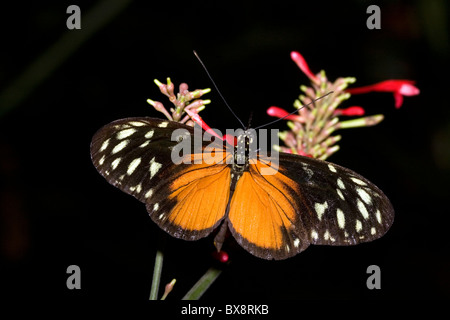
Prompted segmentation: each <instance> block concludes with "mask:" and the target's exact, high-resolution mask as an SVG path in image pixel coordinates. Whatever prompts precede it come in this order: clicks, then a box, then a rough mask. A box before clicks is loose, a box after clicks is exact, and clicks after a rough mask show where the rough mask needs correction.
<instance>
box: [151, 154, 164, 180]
mask: <svg viewBox="0 0 450 320" xmlns="http://www.w3.org/2000/svg"><path fill="white" fill-rule="evenodd" d="M161 167H162V164H161V163H158V162H156V161H155V157H153V159H152V160H150V169H149V170H150V179H151V178H153V177H154V176H155V174H157V173H158V171H159V169H161Z"/></svg>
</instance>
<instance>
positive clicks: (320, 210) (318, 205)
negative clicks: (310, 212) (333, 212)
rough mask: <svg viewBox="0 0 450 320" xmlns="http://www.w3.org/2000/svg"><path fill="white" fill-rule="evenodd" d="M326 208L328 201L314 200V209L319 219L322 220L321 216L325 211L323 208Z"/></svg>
mask: <svg viewBox="0 0 450 320" xmlns="http://www.w3.org/2000/svg"><path fill="white" fill-rule="evenodd" d="M327 208H328V203H327V202H326V201H325V202H324V203H318V202H316V203H315V204H314V209H315V210H316V213H317V218H319V220H322V216H323V214H324V213H325V209H327Z"/></svg>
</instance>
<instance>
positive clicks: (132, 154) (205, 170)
mask: <svg viewBox="0 0 450 320" xmlns="http://www.w3.org/2000/svg"><path fill="white" fill-rule="evenodd" d="M176 129H183V130H182V131H180V134H178V135H173V132H174V130H176ZM200 132H201V130H200ZM193 134H194V128H193V127H190V126H186V125H183V124H180V123H177V122H173V121H165V120H160V119H154V118H127V119H122V120H118V121H114V122H112V123H110V124H108V125H106V126H104V127H103V128H101V129H100V130H99V131H98V132H97V133H96V134H95V135H94V138H93V140H92V143H91V157H92V161H93V163H94V165H95V167H96V168H97V170H98V171H99V172H100V173H101V174H102V175H103V176H104V177H105V178H106V180H108V182H109V183H111V184H112V185H114V186H116V187H118V188H119V189H121V190H122V191H124V192H126V193H128V194H131V195H133V196H134V197H136V198H137V199H139V200H140V201H142V202H144V203H146V207H147V211H148V212H149V214H150V217H151V218H152V220H153V221H155V222H156V223H157V224H158V225H159V226H160V227H161V228H162V229H163V230H165V231H166V232H168V233H169V234H171V235H172V236H174V237H177V238H181V239H185V240H197V239H199V238H202V237H205V236H207V235H208V234H209V233H211V232H212V231H213V230H214V229H215V228H216V227H217V226H218V224H219V223H220V222H221V220H223V218H224V215H225V211H226V205H227V201H228V194H229V176H230V169H229V167H228V166H227V165H226V164H225V160H226V159H223V161H222V162H221V163H217V164H214V165H206V164H205V163H203V162H204V161H203V160H204V159H203V157H204V154H208V153H205V152H204V151H205V148H206V146H208V147H209V148H212V147H211V144H205V143H203V141H202V143H201V144H200V146H199V147H200V149H198V148H197V149H196V146H194V144H195V143H194V139H192V138H193ZM182 139H188V141H189V149H188V150H190V152H192V153H187V154H186V155H185V157H187V158H188V159H187V160H188V161H186V163H184V162H181V163H179V161H178V163H176V164H175V163H174V159H173V158H172V155H173V154H172V152H175V150H174V147H175V146H176V145H177V144H179V143H180V142H181V140H182ZM221 146H222V145H220V147H221ZM197 147H198V146H197ZM216 147H219V145H217V146H216ZM176 151H177V153H176V154H175V155H176V156H179V155H180V152H179V150H176ZM197 155H199V157H197ZM226 155H227V154H226V153H223V157H225V156H226ZM194 158H196V159H199V158H200V162H199V163H198V164H196V163H195V162H194ZM183 159H184V158H183Z"/></svg>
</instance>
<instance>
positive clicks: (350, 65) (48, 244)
mask: <svg viewBox="0 0 450 320" xmlns="http://www.w3.org/2000/svg"><path fill="white" fill-rule="evenodd" d="M96 2H97V3H100V1H96ZM116 3H120V1H108V4H107V5H106V6H105V7H104V8H103V9H102V10H100V14H97V15H96V16H94V18H93V19H90V20H89V19H88V17H87V15H89V12H90V11H91V10H94V9H93V8H94V7H96V6H97V4H92V2H78V3H72V2H64V1H63V2H59V4H57V5H55V4H47V3H41V2H39V3H31V2H30V3H20V2H19V3H16V4H15V5H10V6H8V7H5V8H3V9H2V14H1V15H2V18H1V19H0V30H1V31H0V32H1V42H2V49H1V50H0V57H1V59H0V103H1V104H0V110H1V115H0V165H1V167H0V170H1V172H0V174H1V176H0V178H1V182H0V186H1V193H0V205H1V207H0V209H1V213H0V228H1V229H0V235H1V238H0V262H1V272H0V280H1V286H0V288H1V289H0V290H1V291H2V293H3V294H4V295H6V296H9V297H13V298H32V299H55V298H63V299H67V300H69V301H70V299H74V298H87V299H92V300H98V299H106V298H115V299H122V300H124V299H132V300H146V299H148V294H149V290H150V284H151V276H152V271H153V262H154V257H155V248H156V243H157V241H158V238H159V237H160V234H161V231H160V230H159V228H158V227H157V226H156V225H155V224H154V223H153V222H152V221H151V220H150V218H149V217H148V216H147V213H146V210H145V206H144V205H143V204H141V203H139V202H138V201H136V200H135V199H134V198H132V197H130V196H128V195H126V194H124V193H122V192H121V191H119V190H118V189H115V188H114V187H112V186H111V185H109V184H108V183H107V182H106V181H105V180H104V179H103V178H102V177H101V176H100V175H99V174H98V173H97V171H96V170H95V168H94V166H93V165H92V163H91V160H90V154H89V145H90V140H91V138H92V136H93V134H94V133H95V131H96V130H97V129H99V128H100V127H101V126H103V125H104V124H106V123H108V122H110V121H113V120H116V119H120V118H125V117H131V116H155V117H162V115H161V114H159V113H158V112H156V111H155V110H153V108H152V107H151V106H149V105H148V104H147V103H146V99H147V98H151V99H153V100H158V101H162V102H164V103H165V105H166V106H168V101H167V100H166V98H165V97H164V96H163V95H162V94H161V93H160V92H159V90H158V88H157V87H156V86H155V85H154V83H153V79H155V78H157V79H159V80H161V81H163V82H164V80H165V78H166V77H171V79H172V81H174V82H175V84H177V85H178V84H179V83H181V82H187V83H188V84H189V86H190V88H191V89H194V88H207V87H212V85H211V83H210V81H209V80H208V78H207V76H206V74H205V73H204V71H203V70H202V68H201V66H200V64H199V63H198V62H197V60H196V59H195V57H194V55H193V54H192V50H193V49H195V50H197V51H198V52H199V54H200V55H201V57H202V58H203V60H204V62H205V63H206V64H207V66H208V68H209V70H210V72H211V73H212V74H213V76H214V78H215V80H216V82H217V84H218V85H219V87H220V88H221V91H222V93H223V94H224V96H225V97H226V99H227V101H228V102H229V104H230V105H231V106H233V108H234V109H235V111H236V113H237V114H238V115H239V117H240V118H241V119H243V121H244V123H246V122H247V119H248V117H249V114H250V112H251V111H253V124H254V125H257V124H262V123H265V122H268V121H270V120H272V119H271V118H270V117H268V116H267V115H266V114H265V110H266V109H267V108H268V107H269V106H271V105H277V106H279V107H283V108H285V109H290V108H292V103H293V101H294V100H295V99H296V97H297V95H298V94H299V93H300V91H299V86H300V85H301V84H305V85H307V84H308V79H307V78H306V77H305V76H304V75H303V74H302V73H301V71H300V70H299V69H298V68H297V66H296V65H295V64H294V63H293V62H292V61H291V60H290V56H289V54H290V52H291V51H293V50H296V51H299V52H301V53H302V54H303V55H304V57H305V58H306V59H307V61H308V62H309V65H310V67H311V69H312V70H313V72H318V71H319V70H321V69H324V70H326V72H327V75H328V77H329V79H331V80H334V79H336V78H337V77H340V76H355V77H356V78H357V80H358V81H357V83H356V84H355V86H362V85H368V84H372V83H375V82H379V81H382V80H386V79H410V80H415V81H417V86H418V87H419V88H420V90H421V94H420V95H419V96H415V97H406V98H405V101H404V104H403V106H402V107H401V108H400V109H395V108H394V100H393V97H392V95H391V94H389V93H371V94H368V95H361V96H355V97H352V98H351V100H350V101H349V102H347V103H346V104H344V105H343V106H344V107H345V106H350V105H355V104H356V105H361V106H363V107H364V108H365V109H366V111H367V114H378V113H382V114H384V115H385V117H386V118H385V120H384V121H383V122H382V123H381V124H380V125H378V126H375V127H371V128H361V129H352V130H346V131H343V132H340V133H341V134H342V135H343V139H342V142H341V143H339V145H340V146H341V150H340V151H339V152H338V153H337V154H335V155H334V156H332V157H331V158H330V160H331V161H333V162H335V163H337V164H340V165H343V166H345V167H348V168H351V169H353V170H355V171H356V172H358V173H360V174H362V175H363V176H365V177H366V178H368V179H370V180H371V181H373V182H374V183H375V184H377V185H378V186H379V187H380V188H381V189H382V190H383V191H384V192H385V193H386V195H388V196H389V198H390V199H391V201H392V203H393V206H394V208H395V210H396V218H395V222H394V225H393V227H392V228H391V230H390V231H389V232H388V233H387V234H386V235H385V236H384V237H383V238H381V239H379V240H377V241H374V242H372V243H368V244H364V245H359V246H355V247H319V246H311V247H310V248H308V249H307V250H306V251H305V252H303V253H301V254H299V255H297V256H296V257H294V258H291V259H288V260H285V261H264V260H261V259H258V258H255V257H253V256H251V255H250V254H248V253H247V252H246V251H244V250H243V249H240V248H239V247H237V246H233V244H232V243H230V244H229V247H228V250H229V252H230V255H231V264H230V265H229V266H228V267H227V268H226V270H225V271H224V272H223V274H222V275H221V276H220V277H219V279H218V280H217V282H216V283H214V285H213V286H212V287H211V289H210V290H209V291H207V293H206V295H205V296H204V299H207V300H210V301H216V300H217V301H222V302H228V301H247V300H251V301H253V302H258V301H266V300H268V299H313V300H320V299H342V298H343V299H347V298H348V299H403V298H406V299H430V298H431V299H435V298H447V299H448V298H449V297H450V272H449V269H450V256H449V237H450V226H449V222H450V219H449V214H450V210H449V207H448V198H449V196H450V193H449V191H450V190H449V189H450V188H449V182H450V179H449V174H450V151H449V150H450V122H449V119H450V111H449V105H448V102H447V101H448V81H447V74H448V71H449V70H448V69H449V59H448V58H449V41H448V40H449V38H448V19H447V18H448V7H447V6H448V3H447V2H446V1H444V0H441V1H425V0H420V1H419V0H417V1H377V2H369V1H346V2H345V5H344V4H342V3H341V2H335V1H325V2H315V1H302V2H300V1H297V2H291V1H287V2H282V1H276V2H273V3H271V4H264V3H263V2H254V1H249V2H244V1H241V2H238V3H226V4H222V3H220V4H219V3H216V2H212V1H211V2H195V3H189V2H186V3H183V2H181V3H176V2H171V3H164V2H159V4H150V2H148V3H147V5H144V2H138V1H134V2H132V1H130V2H129V4H127V5H124V7H123V8H122V9H120V10H118V11H117V14H116V15H114V16H113V17H112V18H111V19H109V21H107V22H105V23H103V24H101V25H100V26H99V27H98V28H97V26H96V24H95V21H97V23H98V22H99V21H101V19H102V17H103V18H104V17H105V16H107V15H108V12H109V11H110V10H113V9H111V8H113V7H114V6H115V4H116ZM70 4H77V5H79V6H80V8H81V11H82V22H81V23H82V29H81V30H72V31H69V30H68V29H67V27H66V19H67V17H68V14H66V8H67V7H68V6H69V5H70ZM370 4H378V5H379V6H380V8H381V30H368V29H367V27H366V20H367V18H368V16H369V15H368V14H367V13H366V8H367V7H368V6H369V5H370ZM96 28H97V29H96ZM94 29H95V30H94ZM62 39H66V40H62ZM80 39H81V40H80ZM61 41H67V42H66V43H63V45H60V47H58V48H59V49H58V50H59V51H58V50H56V53H55V54H54V55H53V56H52V55H51V54H50V53H51V52H52V49H51V48H52V46H54V45H55V44H56V43H61ZM74 44H75V45H76V46H75V47H76V48H75V49H74V50H70V48H71V46H72V45H74ZM77 44H79V45H77ZM46 59H47V60H46ZM52 66H53V67H52ZM33 68H34V69H33ZM30 70H31V71H30ZM206 98H209V99H211V100H212V102H213V103H212V104H211V105H209V106H208V107H207V109H206V110H205V111H203V112H202V113H201V115H202V117H203V118H204V119H205V120H206V121H207V122H208V124H210V125H211V126H212V127H216V128H219V129H222V130H225V129H226V128H236V127H238V123H237V121H236V120H235V119H234V118H233V117H232V115H231V114H230V112H229V111H228V110H227V109H226V107H225V105H224V104H223V102H222V101H221V99H220V97H219V96H218V95H217V93H216V92H214V91H213V92H211V93H210V94H208V95H207V96H206ZM276 127H278V128H281V129H284V128H285V127H284V123H283V122H279V123H278V124H277V125H276ZM212 251H213V243H212V238H206V239H204V240H201V241H198V242H185V241H181V240H177V239H174V238H171V237H168V238H167V242H166V255H165V261H164V269H163V274H162V284H165V283H167V282H169V281H170V280H171V279H172V278H176V279H177V281H178V282H177V284H176V286H175V289H174V291H173V292H172V293H171V294H170V296H169V299H172V300H178V299H180V298H181V297H182V296H183V295H184V294H185V293H186V291H187V290H188V289H189V288H190V287H191V286H192V285H193V284H194V283H195V282H196V281H197V280H198V278H200V277H201V276H202V275H203V273H204V272H205V271H206V270H207V269H208V268H209V267H210V266H211V264H212V263H213V262H212V259H211V252H212ZM72 264H75V265H78V266H80V268H81V290H73V291H71V290H68V289H67V288H66V279H67V277H68V275H67V274H66V269H67V267H68V266H69V265H72ZM372 264H374V265H378V266H380V268H381V287H382V288H381V290H368V289H367V287H366V279H367V277H368V274H367V273H366V269H367V267H368V266H369V265H372Z"/></svg>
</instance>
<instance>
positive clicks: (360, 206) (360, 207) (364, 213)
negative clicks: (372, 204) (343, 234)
mask: <svg viewBox="0 0 450 320" xmlns="http://www.w3.org/2000/svg"><path fill="white" fill-rule="evenodd" d="M357 206H358V210H359V212H361V214H362V216H363V217H364V219H366V220H367V219H369V212H367V209H366V206H365V205H364V203H362V202H361V200H359V199H358V201H357Z"/></svg>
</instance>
